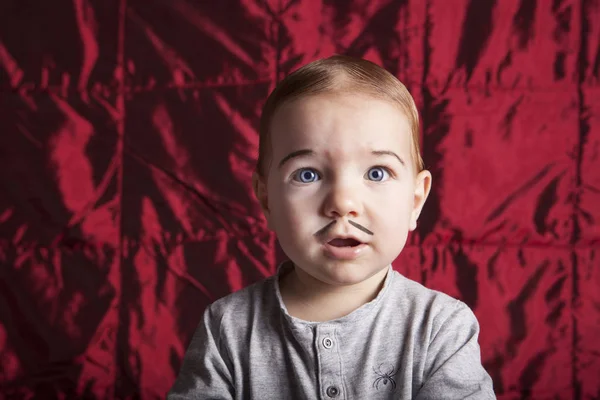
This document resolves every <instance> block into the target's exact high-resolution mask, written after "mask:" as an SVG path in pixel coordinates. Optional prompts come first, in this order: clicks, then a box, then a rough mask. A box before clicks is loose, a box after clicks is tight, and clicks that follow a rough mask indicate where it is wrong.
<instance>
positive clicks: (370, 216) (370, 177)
mask: <svg viewBox="0 0 600 400" xmlns="http://www.w3.org/2000/svg"><path fill="white" fill-rule="evenodd" d="M411 143H412V142H411V134H410V127H409V124H408V120H407V119H406V117H405V116H404V115H403V114H402V113H401V112H400V111H399V109H398V108H397V107H395V106H394V105H393V104H392V103H390V102H386V101H384V100H378V99H375V98H372V97H368V96H365V95H358V94H357V95H355V94H352V95H348V94H327V95H318V96H310V97H304V98H301V99H299V100H295V101H293V102H291V103H287V104H286V105H284V106H282V107H281V108H280V109H279V110H278V111H277V112H276V113H275V115H274V118H273V121H272V126H271V145H272V147H271V149H272V153H271V155H270V156H271V163H270V168H269V171H268V177H267V181H266V187H265V185H264V183H263V185H262V193H263V196H262V200H263V201H262V202H261V203H262V205H263V208H264V211H265V216H266V218H267V221H268V223H269V226H270V228H271V229H273V230H274V231H275V233H276V234H277V237H278V240H279V242H280V244H281V247H282V248H283V250H284V251H285V253H286V254H287V256H288V257H289V258H290V259H291V260H292V261H293V262H294V263H295V264H296V266H297V267H299V268H301V269H302V270H303V271H304V272H306V273H308V274H309V275H311V276H312V277H314V278H316V279H318V280H320V281H322V282H324V283H328V284H331V285H350V284H355V283H359V282H362V281H364V280H366V279H368V278H370V277H371V276H373V275H374V274H376V273H377V272H379V271H381V270H382V269H383V268H385V267H387V266H388V265H389V264H390V263H391V262H392V261H393V260H394V259H395V258H396V257H397V256H398V254H399V253H400V251H401V250H402V248H403V247H404V244H405V243H406V238H407V234H408V231H409V230H412V229H414V227H415V226H416V220H417V218H418V215H419V213H420V210H421V207H422V205H423V203H424V201H425V199H426V197H427V193H428V191H429V183H430V179H431V175H430V174H429V172H427V171H423V172H422V173H420V174H417V173H416V172H415V167H414V161H413V158H412V156H411ZM260 192H261V190H259V193H260ZM259 197H261V196H260V195H259Z"/></svg>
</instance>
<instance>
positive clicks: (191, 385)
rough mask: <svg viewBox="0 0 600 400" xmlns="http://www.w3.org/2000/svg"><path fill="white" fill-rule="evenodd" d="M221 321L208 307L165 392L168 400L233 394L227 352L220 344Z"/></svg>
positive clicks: (220, 398)
mask: <svg viewBox="0 0 600 400" xmlns="http://www.w3.org/2000/svg"><path fill="white" fill-rule="evenodd" d="M220 322H221V321H220V318H218V317H216V316H215V315H214V314H213V312H212V310H211V307H208V308H207V309H206V311H205V312H204V315H203V317H202V322H201V323H200V325H199V326H198V328H197V329H196V332H195V333H194V336H193V338H192V342H191V343H190V346H189V347H188V349H187V351H186V353H185V355H184V357H183V363H182V365H181V370H180V371H179V375H178V376H177V379H176V380H175V384H174V385H173V387H172V388H171V390H170V391H169V394H168V395H167V399H168V400H180V399H197V400H203V399H206V400H208V399H210V400H232V399H233V398H234V389H233V384H232V379H231V373H230V370H229V368H228V366H227V363H226V362H225V358H226V355H225V354H223V353H222V351H221V350H222V349H221V348H220V346H219V340H220V334H219V332H220V326H221V323H220ZM225 351H226V350H225Z"/></svg>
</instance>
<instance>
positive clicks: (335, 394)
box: [327, 386, 340, 397]
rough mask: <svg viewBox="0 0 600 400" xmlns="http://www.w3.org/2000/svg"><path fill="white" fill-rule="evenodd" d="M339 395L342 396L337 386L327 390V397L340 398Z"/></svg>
mask: <svg viewBox="0 0 600 400" xmlns="http://www.w3.org/2000/svg"><path fill="white" fill-rule="evenodd" d="M339 394H340V389H338V388H337V386H329V387H328V388H327V396H329V397H338V395H339Z"/></svg>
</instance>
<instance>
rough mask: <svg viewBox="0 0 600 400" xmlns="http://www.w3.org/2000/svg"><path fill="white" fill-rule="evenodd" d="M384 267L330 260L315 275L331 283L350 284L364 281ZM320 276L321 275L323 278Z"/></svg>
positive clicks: (385, 266) (384, 267) (337, 284)
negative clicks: (317, 274) (368, 266)
mask: <svg viewBox="0 0 600 400" xmlns="http://www.w3.org/2000/svg"><path fill="white" fill-rule="evenodd" d="M386 268H387V265H384V266H382V267H381V268H373V267H370V268H367V267H365V266H364V265H361V264H360V263H349V262H344V261H333V262H332V261H330V262H327V263H325V265H324V266H323V268H322V269H321V270H320V271H318V272H319V277H317V276H315V277H316V278H317V279H319V280H321V281H324V282H325V283H328V284H331V285H336V286H350V285H356V284H358V283H361V282H364V281H366V280H368V279H369V278H371V277H372V276H374V275H376V274H378V273H379V272H381V271H382V270H383V269H386ZM311 275H312V274H311ZM313 276H314V275H313ZM320 277H323V279H321V278H320Z"/></svg>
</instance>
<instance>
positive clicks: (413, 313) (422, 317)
mask: <svg viewBox="0 0 600 400" xmlns="http://www.w3.org/2000/svg"><path fill="white" fill-rule="evenodd" d="M393 278H394V279H393V280H392V282H391V284H390V287H389V289H390V293H389V297H390V300H391V301H390V302H391V303H393V304H394V307H397V308H398V309H400V310H404V311H405V312H406V313H407V316H410V317H411V319H414V320H415V321H416V322H425V323H427V324H428V325H431V326H432V328H433V329H434V330H435V329H436V328H439V327H441V326H443V325H445V324H447V322H448V321H449V320H452V321H453V322H454V323H467V324H472V323H473V322H475V323H476V322H477V321H476V318H475V315H474V314H473V312H472V311H471V309H470V308H469V307H468V306H467V305H466V304H465V303H464V302H462V301H460V300H458V299H455V298H454V297H452V296H449V295H448V294H446V293H443V292H440V291H437V290H433V289H429V288H427V287H425V286H423V285H422V284H420V283H418V282H416V281H413V280H411V279H408V278H406V277H405V276H403V275H402V274H400V273H398V272H397V271H393Z"/></svg>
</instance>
